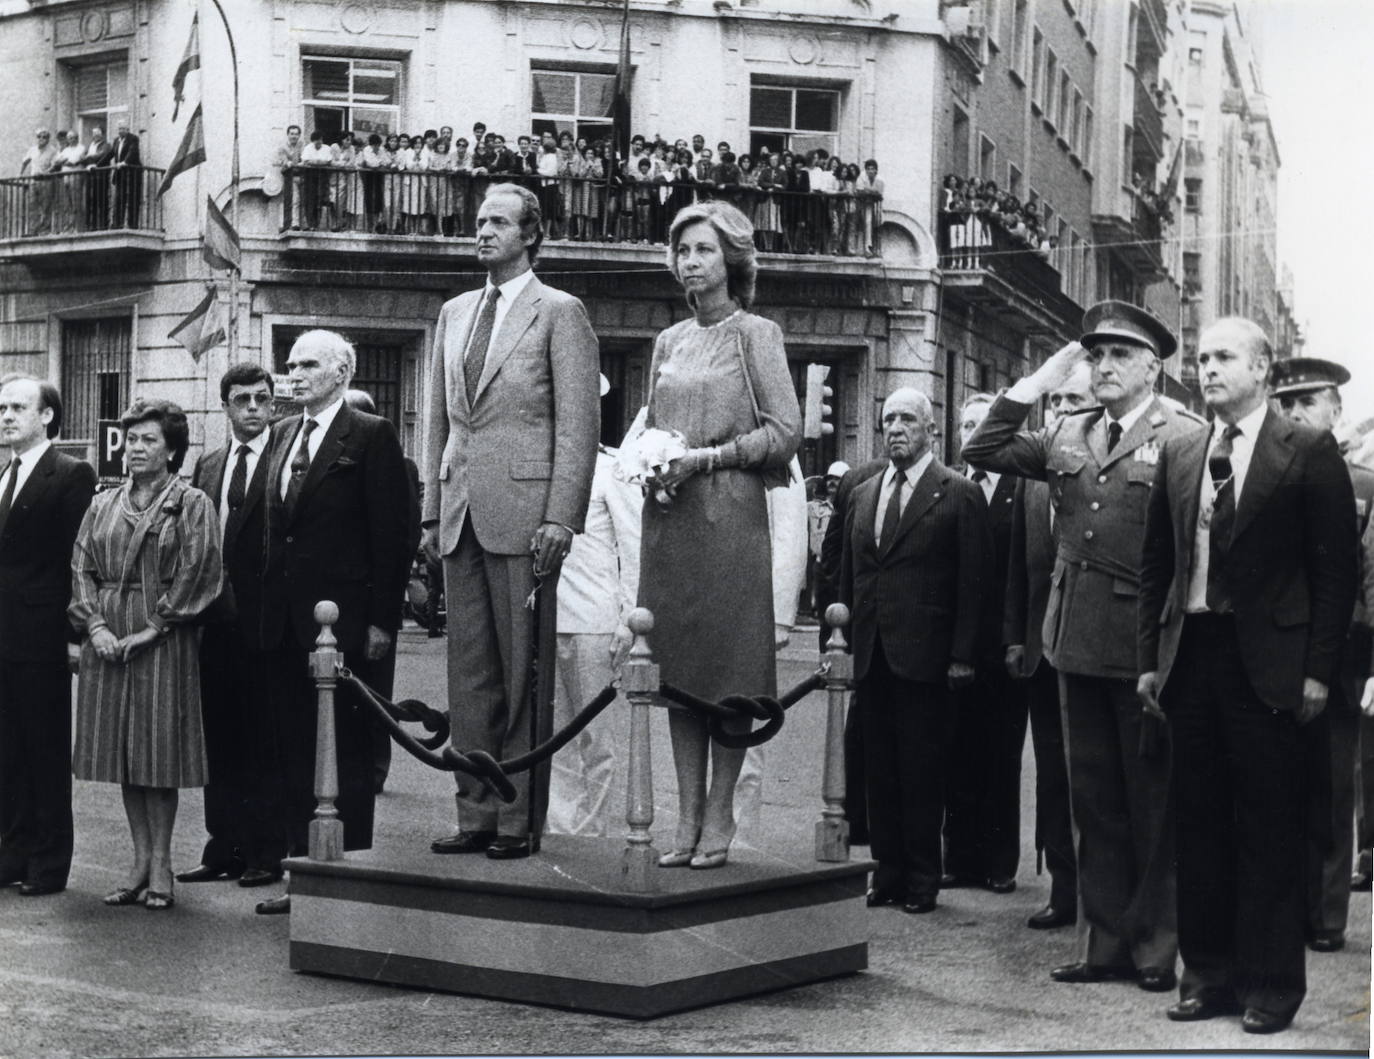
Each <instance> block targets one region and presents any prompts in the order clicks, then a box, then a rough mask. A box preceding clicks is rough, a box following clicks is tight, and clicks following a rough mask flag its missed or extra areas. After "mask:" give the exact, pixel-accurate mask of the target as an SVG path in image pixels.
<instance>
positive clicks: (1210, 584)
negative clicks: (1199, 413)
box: [1207, 426, 1240, 614]
mask: <svg viewBox="0 0 1374 1059" xmlns="http://www.w3.org/2000/svg"><path fill="white" fill-rule="evenodd" d="M1238 437H1240V427H1237V426H1229V427H1227V428H1226V429H1225V430H1223V431H1222V432H1221V440H1220V441H1218V442H1217V447H1216V448H1215V449H1213V450H1212V455H1211V456H1209V457H1208V458H1207V473H1208V474H1210V475H1211V476H1212V488H1213V490H1215V494H1216V495H1215V498H1214V499H1213V501H1212V521H1211V524H1210V525H1209V526H1208V528H1207V609H1208V610H1210V611H1212V612H1213V613H1214V614H1229V613H1230V612H1231V597H1230V593H1228V592H1227V591H1226V580H1225V576H1226V553H1227V552H1228V551H1229V550H1230V547H1231V533H1232V532H1233V531H1234V529H1235V526H1236V477H1235V471H1234V469H1233V468H1232V466H1231V451H1232V446H1233V443H1234V442H1235V440H1236V438H1238Z"/></svg>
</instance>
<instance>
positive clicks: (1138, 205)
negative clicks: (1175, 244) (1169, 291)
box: [1131, 195, 1164, 260]
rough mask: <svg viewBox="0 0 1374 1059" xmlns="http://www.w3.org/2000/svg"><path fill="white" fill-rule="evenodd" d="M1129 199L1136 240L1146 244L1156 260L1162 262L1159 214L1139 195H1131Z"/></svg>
mask: <svg viewBox="0 0 1374 1059" xmlns="http://www.w3.org/2000/svg"><path fill="white" fill-rule="evenodd" d="M1131 199H1132V205H1131V223H1132V225H1134V227H1135V234H1136V238H1137V239H1139V240H1140V241H1141V242H1142V243H1144V244H1146V245H1147V246H1148V248H1149V251H1150V253H1152V254H1153V255H1154V256H1155V257H1156V258H1157V259H1160V260H1162V259H1163V255H1164V246H1163V242H1162V240H1163V232H1164V226H1163V225H1162V224H1160V221H1159V214H1158V213H1157V212H1156V211H1155V210H1154V209H1152V208H1151V207H1150V206H1149V205H1148V204H1147V203H1146V202H1145V200H1144V199H1142V198H1141V197H1140V196H1139V195H1132V196H1131Z"/></svg>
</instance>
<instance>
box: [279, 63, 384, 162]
mask: <svg viewBox="0 0 1374 1059" xmlns="http://www.w3.org/2000/svg"><path fill="white" fill-rule="evenodd" d="M301 103H302V106H303V109H304V122H303V124H304V126H305V132H306V135H307V136H308V135H309V134H310V132H311V131H312V130H314V129H319V130H320V132H322V133H323V134H324V138H325V141H326V142H330V141H331V140H332V138H333V137H335V136H337V135H338V134H339V133H341V132H345V131H347V132H360V133H374V132H375V133H377V134H378V135H380V136H387V135H388V134H390V133H393V132H398V131H399V130H400V127H401V64H400V62H398V61H396V60H394V59H367V58H358V57H350V56H335V55H330V56H316V55H303V56H301Z"/></svg>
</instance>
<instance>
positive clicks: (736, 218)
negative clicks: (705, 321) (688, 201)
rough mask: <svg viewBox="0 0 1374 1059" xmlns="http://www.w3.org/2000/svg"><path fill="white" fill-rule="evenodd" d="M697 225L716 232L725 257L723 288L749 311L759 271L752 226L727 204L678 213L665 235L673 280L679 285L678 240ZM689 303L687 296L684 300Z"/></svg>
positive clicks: (706, 204)
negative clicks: (702, 223)
mask: <svg viewBox="0 0 1374 1059" xmlns="http://www.w3.org/2000/svg"><path fill="white" fill-rule="evenodd" d="M699 221H705V222H706V223H707V224H709V225H710V226H711V227H712V228H714V229H715V230H716V235H717V236H719V238H720V248H721V251H722V252H723V253H724V255H725V275H726V288H727V289H728V290H729V292H730V296H731V297H732V298H734V299H735V301H737V302H739V304H740V308H742V309H748V308H749V307H750V306H751V305H753V304H754V281H755V279H756V278H757V276H758V271H759V266H758V261H757V259H756V258H755V254H754V226H753V225H752V224H750V223H749V218H748V217H746V216H745V215H744V214H743V213H741V212H740V211H739V210H737V209H736V208H735V207H734V206H731V205H730V204H729V203H728V202H720V201H717V200H710V201H707V202H698V203H695V204H693V205H691V206H684V207H683V208H682V209H681V210H679V211H678V214H677V216H676V217H674V218H673V224H672V227H671V228H670V229H669V231H668V271H669V272H671V273H672V274H673V279H675V280H677V281H678V282H679V283H681V282H682V277H681V276H680V275H679V274H678V270H677V243H678V239H679V238H680V237H681V236H682V232H683V229H685V228H687V227H688V226H689V225H693V224H696V223H697V222H699ZM691 299H692V296H691V295H690V294H689V295H688V296H687V300H688V301H691Z"/></svg>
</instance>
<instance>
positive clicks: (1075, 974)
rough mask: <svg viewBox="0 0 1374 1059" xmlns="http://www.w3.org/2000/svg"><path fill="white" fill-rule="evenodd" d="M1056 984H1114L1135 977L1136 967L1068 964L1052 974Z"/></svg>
mask: <svg viewBox="0 0 1374 1059" xmlns="http://www.w3.org/2000/svg"><path fill="white" fill-rule="evenodd" d="M1050 977H1051V978H1053V979H1054V980H1055V981H1056V982H1070V983H1073V984H1079V983H1083V982H1112V981H1121V980H1122V979H1127V980H1129V979H1131V978H1134V977H1135V968H1134V967H1110V966H1099V965H1097V964H1092V963H1066V964H1064V965H1063V966H1062V967H1056V968H1055V969H1054V970H1052V971H1051V972H1050Z"/></svg>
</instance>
